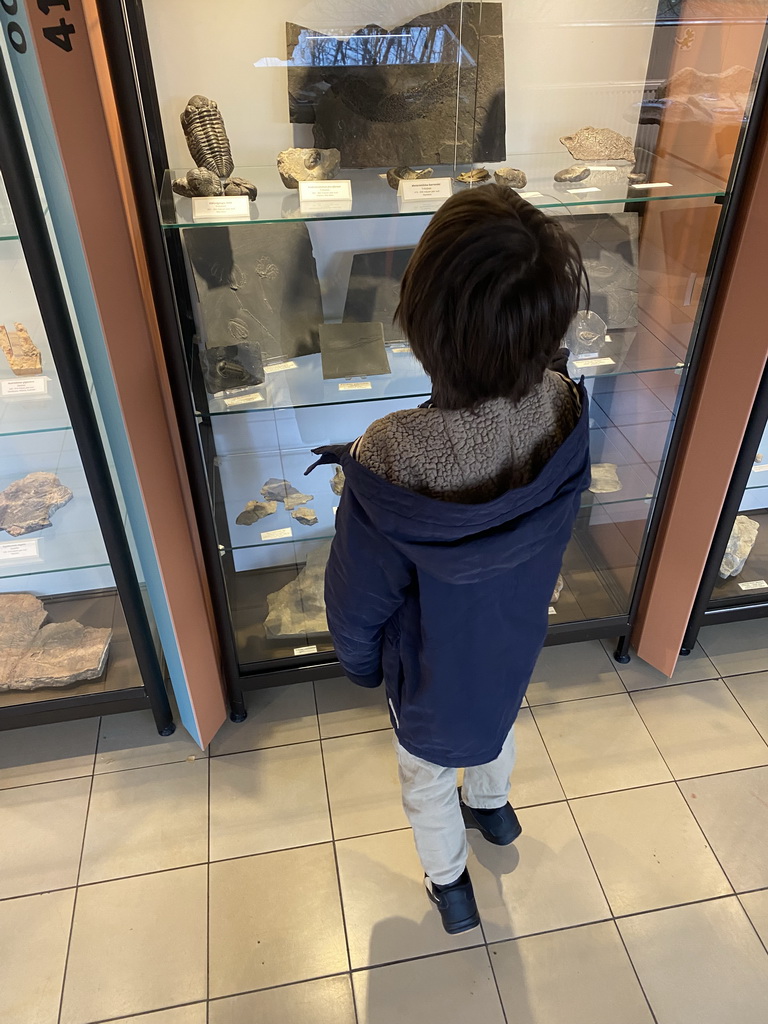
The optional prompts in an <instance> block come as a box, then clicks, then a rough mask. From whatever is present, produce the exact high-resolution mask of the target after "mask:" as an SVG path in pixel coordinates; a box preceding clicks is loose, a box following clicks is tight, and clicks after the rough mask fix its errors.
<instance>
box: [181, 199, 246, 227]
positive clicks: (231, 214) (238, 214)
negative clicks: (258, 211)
mask: <svg viewBox="0 0 768 1024" xmlns="http://www.w3.org/2000/svg"><path fill="white" fill-rule="evenodd" d="M249 204H250V199H249V198H248V196H209V197H207V198H200V197H199V196H195V198H194V199H193V200H192V220H194V221H217V220H250V219H251V208H250V205H249Z"/></svg>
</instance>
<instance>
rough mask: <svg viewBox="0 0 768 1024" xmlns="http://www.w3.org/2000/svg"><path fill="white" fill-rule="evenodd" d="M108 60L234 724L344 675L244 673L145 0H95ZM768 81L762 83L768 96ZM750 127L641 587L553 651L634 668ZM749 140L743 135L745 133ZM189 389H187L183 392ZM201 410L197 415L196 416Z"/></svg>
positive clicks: (727, 194)
mask: <svg viewBox="0 0 768 1024" xmlns="http://www.w3.org/2000/svg"><path fill="white" fill-rule="evenodd" d="M96 5H97V7H98V10H99V16H100V20H101V25H102V31H103V34H104V38H105V44H106V50H107V59H108V63H109V66H110V72H111V75H112V80H113V84H114V88H115V94H116V98H117V104H118V108H119V112H120V117H121V122H122V128H123V132H124V134H125V137H126V140H127V143H128V145H127V149H128V158H129V160H130V163H131V172H132V180H133V185H134V188H135V191H136V197H137V203H138V208H139V214H140V219H141V228H142V232H143V237H144V242H145V245H146V247H147V251H148V253H149V260H150V263H151V266H152V268H153V287H154V290H155V296H156V301H157V305H158V310H159V314H160V317H161V321H162V325H163V337H164V344H165V350H166V356H167V359H168V364H169V366H170V368H171V372H172V375H173V377H174V378H175V380H176V381H177V382H178V383H179V387H178V388H177V389H176V392H175V396H174V398H175V402H176V411H177V415H178V417H179V422H180V424H181V430H182V437H183V440H184V450H185V457H186V462H187V469H188V472H189V475H190V479H191V481H192V487H193V491H194V494H195V499H196V501H195V504H196V513H197V517H198V523H199V529H200V533H201V536H202V537H203V541H204V545H203V546H204V551H205V561H206V566H207V569H208V573H209V577H210V582H211V590H212V593H213V595H214V615H215V617H216V623H217V627H218V631H219V636H220V639H221V644H222V652H223V661H224V666H225V674H226V678H227V684H228V687H229V695H230V701H231V706H232V717H233V718H235V719H241V718H242V717H244V715H245V705H244V700H243V689H244V688H252V687H262V686H273V685H276V684H280V683H291V682H298V681H301V680H311V679H320V678H329V677H333V676H335V675H337V674H338V672H339V667H338V663H337V662H336V660H335V658H334V657H333V655H332V654H329V653H318V654H309V655H302V656H296V657H291V658H284V659H281V660H274V661H271V662H270V663H269V664H268V665H266V666H265V665H264V663H246V664H240V663H239V661H238V656H237V650H236V643H235V636H234V628H233V623H232V620H231V617H230V614H229V610H228V600H227V589H226V582H225V576H224V568H223V563H224V560H225V559H226V557H227V553H226V551H225V549H224V546H222V545H221V544H220V538H219V537H218V535H217V532H216V523H215V511H214V510H213V509H212V507H211V499H210V480H211V479H212V477H213V475H214V474H215V473H216V468H215V448H214V444H213V437H212V430H211V420H210V416H209V415H207V414H206V413H205V412H201V411H200V408H205V406H204V405H202V406H201V404H200V403H199V402H195V401H194V398H193V394H194V392H193V385H192V382H191V380H190V374H189V360H188V359H187V358H186V357H185V353H188V352H190V351H191V345H192V338H193V335H194V331H195V325H194V318H193V314H192V305H191V298H190V295H189V288H188V281H187V272H186V267H185V262H184V256H183V253H182V250H181V240H180V239H179V237H178V234H179V233H178V232H176V231H169V232H163V230H162V228H161V225H160V219H159V216H158V213H159V201H158V196H159V194H160V190H161V188H162V183H163V176H164V174H165V172H166V169H167V167H168V158H167V153H166V148H165V141H164V135H163V128H162V124H161V119H160V111H159V106H158V103H157V92H156V87H155V82H154V76H153V71H152V64H151V59H150V56H149V49H148V46H149V44H148V38H147V32H146V26H145V22H144V16H143V10H142V3H141V0H125V5H124V9H125V15H123V11H121V10H120V9H119V6H118V5H114V4H112V3H110V2H109V0H96ZM766 77H768V76H766V74H765V72H763V73H762V74H761V76H760V82H761V88H762V90H763V91H765V86H766V81H765V80H766ZM750 129H751V124H750V125H747V126H746V128H744V129H742V136H743V137H742V140H741V145H740V147H739V150H738V153H739V154H740V158H739V159H737V160H736V161H735V164H734V167H733V168H732V170H731V180H730V181H729V184H728V187H727V188H726V190H725V191H724V192H723V193H721V194H718V195H716V196H715V197H714V198H713V201H714V203H717V204H719V205H720V207H721V215H720V218H719V222H718V228H717V234H716V238H715V243H714V245H713V247H712V251H711V254H710V258H709V267H708V277H709V285H708V288H707V294H706V298H705V301H704V302H703V304H702V305H701V307H700V309H699V311H698V316H697V320H696V322H695V324H694V327H693V331H692V339H693V340H692V341H691V344H690V347H689V362H688V365H687V370H686V376H685V381H684V383H683V385H682V388H681V395H680V401H679V404H678V409H677V412H676V420H675V425H674V427H673V430H672V434H671V436H670V438H669V442H668V445H667V450H666V453H665V457H664V466H663V468H662V472H661V475H660V478H659V481H658V489H657V494H656V498H655V502H654V508H653V511H652V513H651V515H650V517H649V519H648V521H647V525H646V529H645V539H644V543H643V549H642V554H641V557H640V559H639V562H638V564H637V568H636V573H635V583H634V588H633V593H632V597H631V600H630V602H629V607H628V611H627V613H626V614H617V615H611V616H606V617H604V618H600V619H593V620H582V621H573V622H566V623H557V624H552V625H550V628H549V633H548V637H547V643H548V644H560V643H569V642H574V641H580V640H591V639H599V638H612V637H617V636H618V637H619V642H618V647H617V649H616V655H615V656H616V658H617V659H618V660H619V661H622V662H623V661H628V660H629V636H630V632H631V627H632V624H633V622H634V620H635V616H636V614H637V611H638V607H639V604H640V600H641V595H642V590H643V585H644V582H645V580H646V577H647V574H648V568H649V563H650V557H651V552H652V550H653V545H654V542H655V539H656V536H657V533H658V530H659V525H660V522H661V510H662V508H663V505H664V501H665V498H666V496H667V494H668V491H669V487H670V482H671V473H672V467H673V464H674V461H675V458H676V456H677V454H678V450H679V447H680V442H681V438H682V435H683V425H684V423H685V419H686V414H687V411H688V408H689V405H690V401H691V394H692V385H693V382H694V380H695V376H696V370H697V366H698V363H699V360H700V354H701V350H702V339H703V337H704V335H705V334H706V331H707V329H708V326H709V320H710V317H711V313H712V309H713V304H714V297H715V295H716V293H717V289H718V286H719V284H720V281H721V278H722V272H723V267H724V263H725V249H726V247H727V242H728V238H729V224H730V222H731V220H732V212H733V209H734V207H735V206H736V205H737V204H738V197H739V194H740V183H741V180H742V178H743V175H744V163H745V157H746V156H747V155H748V151H749V137H750ZM745 131H746V135H744V132H745ZM182 384H183V386H181V385H182ZM196 406H197V408H196Z"/></svg>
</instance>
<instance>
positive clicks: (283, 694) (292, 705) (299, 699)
mask: <svg viewBox="0 0 768 1024" xmlns="http://www.w3.org/2000/svg"><path fill="white" fill-rule="evenodd" d="M245 702H246V707H247V708H248V717H247V718H246V720H245V721H244V722H232V721H230V720H229V719H227V721H226V722H225V723H224V725H223V726H222V727H221V729H219V731H218V733H217V734H216V736H215V737H214V738H213V740H212V741H211V754H212V755H213V756H216V755H219V754H235V753H238V752H239V751H241V750H259V749H261V748H262V747H279V746H282V745H283V744H286V743H303V742H304V741H305V740H316V739H318V738H319V735H320V734H319V732H318V728H317V709H316V707H315V694H314V691H313V689H312V683H293V684H291V685H290V686H270V687H268V688H267V689H265V690H252V691H251V692H250V693H248V694H246V698H245Z"/></svg>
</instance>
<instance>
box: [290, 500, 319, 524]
mask: <svg viewBox="0 0 768 1024" xmlns="http://www.w3.org/2000/svg"><path fill="white" fill-rule="evenodd" d="M285 507H286V508H288V503H287V502H286V504H285ZM291 518H292V519H295V520H296V522H297V523H301V525H302V526H314V525H315V523H317V521H318V520H317V512H315V510H314V509H313V508H297V509H294V511H293V512H291Z"/></svg>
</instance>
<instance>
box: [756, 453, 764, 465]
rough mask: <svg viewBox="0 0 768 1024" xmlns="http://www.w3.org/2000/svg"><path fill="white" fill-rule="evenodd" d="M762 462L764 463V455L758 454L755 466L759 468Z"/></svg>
mask: <svg viewBox="0 0 768 1024" xmlns="http://www.w3.org/2000/svg"><path fill="white" fill-rule="evenodd" d="M762 461H763V456H762V453H761V452H758V453H757V455H756V456H755V465H756V466H759V465H760V463H761V462H762Z"/></svg>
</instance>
